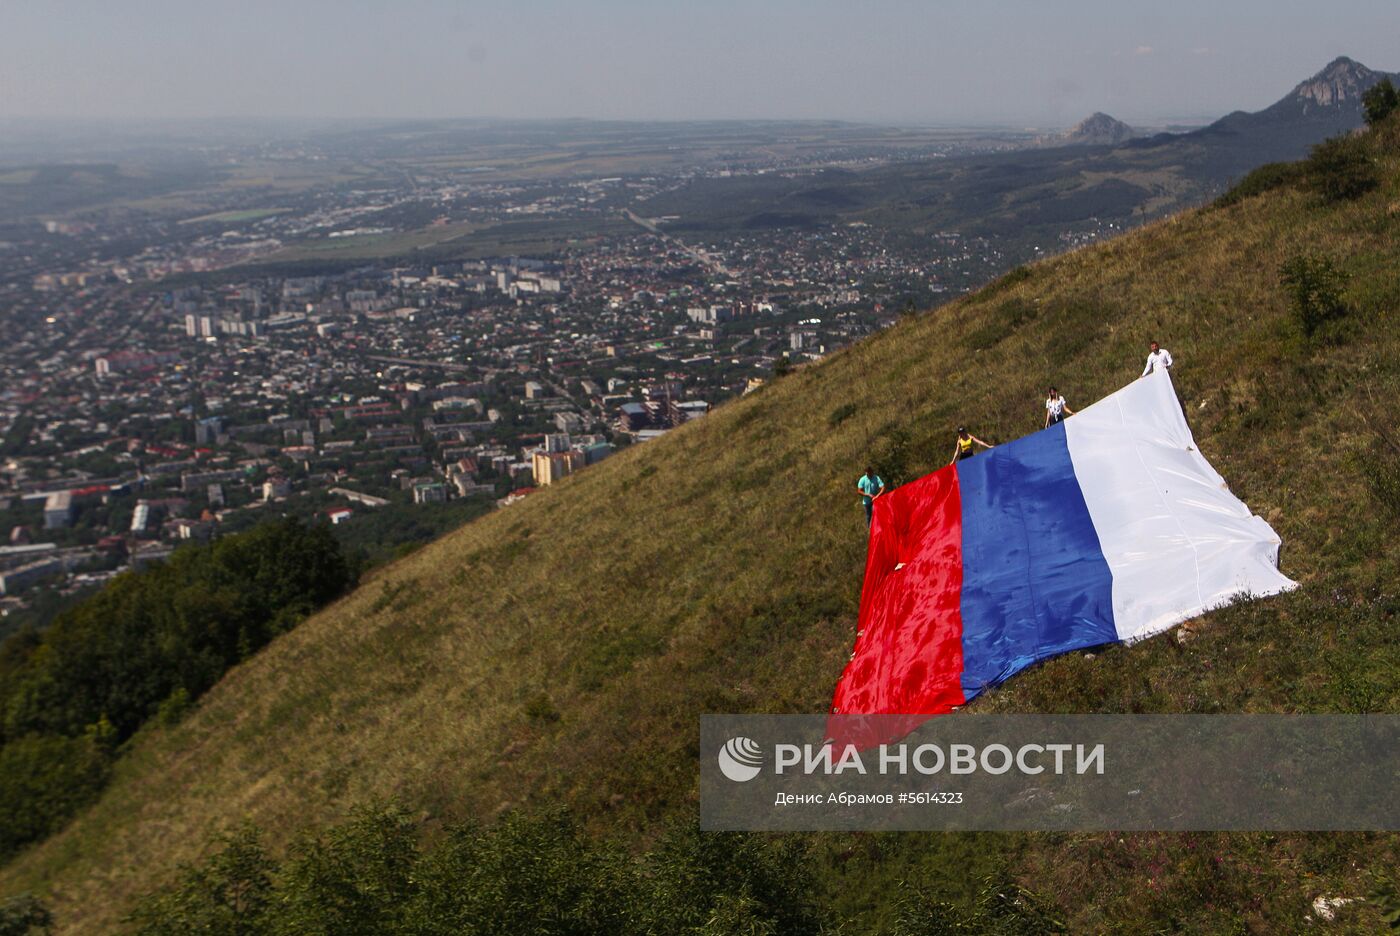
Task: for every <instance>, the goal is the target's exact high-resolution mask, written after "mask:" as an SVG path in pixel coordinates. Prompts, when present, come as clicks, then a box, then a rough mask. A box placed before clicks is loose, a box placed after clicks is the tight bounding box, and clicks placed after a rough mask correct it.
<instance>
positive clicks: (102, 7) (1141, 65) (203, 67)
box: [0, 0, 1400, 125]
mask: <svg viewBox="0 0 1400 936" xmlns="http://www.w3.org/2000/svg"><path fill="white" fill-rule="evenodd" d="M4 6H5V9H4V11H3V13H0V117H235V116H246V117H257V116H289V117H313V116H319V117H468V116H495V117H600V118H670V119H684V118H712V117H803V118H806V117H818V118H821V117H830V118H843V119H855V120H869V121H892V122H968V121H977V122H1014V123H1023V124H1035V125H1051V124H1065V123H1072V122H1074V121H1075V120H1077V119H1079V118H1080V117H1083V116H1085V115H1086V114H1088V113H1090V112H1091V111H1094V110H1105V111H1108V112H1109V113H1112V114H1113V115H1114V116H1117V117H1120V118H1122V119H1125V120H1128V121H1134V120H1136V121H1140V122H1150V121H1160V120H1167V119H1172V118H1191V117H1205V116H1218V115H1220V114H1222V113H1225V112H1227V111H1230V110H1234V109H1237V108H1243V109H1247V110H1255V109H1258V108H1260V107H1263V106H1265V105H1267V104H1269V103H1272V102H1273V101H1274V100H1276V99H1277V98H1279V97H1281V96H1282V95H1283V94H1284V93H1285V92H1286V91H1287V90H1288V89H1289V88H1291V87H1292V86H1293V85H1294V84H1296V83H1297V82H1298V81H1299V80H1300V79H1302V78H1304V77H1306V76H1307V75H1309V74H1311V73H1313V72H1314V71H1316V70H1317V69H1319V68H1321V67H1322V66H1323V65H1325V64H1326V63H1327V62H1328V61H1330V60H1331V59H1333V58H1335V57H1336V56H1338V55H1343V54H1345V55H1350V56H1352V57H1353V58H1356V59H1358V60H1360V61H1361V62H1364V63H1365V64H1367V65H1370V66H1371V67H1372V68H1378V69H1384V70H1400V2H1397V0H1326V2H1319V0H1306V2H1303V0H1174V2H1163V0H1151V2H1143V0H1117V2H1108V0H1102V2H1100V0H922V2H915V0H805V2H798V0H748V2H740V0H686V2H676V0H575V2H559V0H513V2H496V3H490V4H486V3H478V2H470V0H461V2H451V0H393V2H388V0H386V2H379V3H368V2H356V0H237V2H214V0H120V2H113V0H6V2H5V4H4Z"/></svg>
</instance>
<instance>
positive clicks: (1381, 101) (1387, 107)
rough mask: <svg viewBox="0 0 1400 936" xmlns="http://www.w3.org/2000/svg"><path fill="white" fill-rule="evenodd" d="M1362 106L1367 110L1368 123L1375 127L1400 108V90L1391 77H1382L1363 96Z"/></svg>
mask: <svg viewBox="0 0 1400 936" xmlns="http://www.w3.org/2000/svg"><path fill="white" fill-rule="evenodd" d="M1361 106H1362V108H1364V109H1365V111H1366V123H1367V124H1368V125H1369V126H1372V127H1374V126H1375V125H1376V124H1378V123H1380V122H1381V121H1383V120H1385V119H1386V118H1387V117H1389V116H1390V115H1391V114H1393V113H1395V111H1396V109H1397V108H1400V91H1397V90H1396V88H1395V85H1394V84H1393V83H1392V82H1391V80H1390V79H1389V78H1382V79H1381V81H1380V83H1379V84H1377V85H1375V86H1373V87H1372V88H1371V89H1370V90H1369V91H1367V92H1366V93H1365V94H1363V95H1362V96H1361Z"/></svg>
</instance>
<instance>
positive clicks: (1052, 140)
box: [1038, 111, 1138, 146]
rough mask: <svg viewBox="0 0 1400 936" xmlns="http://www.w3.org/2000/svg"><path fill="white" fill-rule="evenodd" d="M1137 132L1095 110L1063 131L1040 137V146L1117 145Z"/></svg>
mask: <svg viewBox="0 0 1400 936" xmlns="http://www.w3.org/2000/svg"><path fill="white" fill-rule="evenodd" d="M1137 135H1138V132H1137V131H1136V130H1134V129H1133V128H1132V127H1130V126H1128V125H1127V124H1125V123H1123V121H1121V120H1118V119H1117V118H1115V117H1110V116H1109V115H1108V114H1105V113H1104V112H1103V111H1095V112H1094V113H1092V114H1090V115H1089V116H1088V117H1085V118H1084V119H1083V120H1081V121H1080V122H1079V123H1077V124H1075V125H1074V126H1073V127H1071V128H1070V129H1068V130H1066V131H1065V132H1064V133H1059V134H1056V135H1054V136H1051V137H1042V138H1041V139H1040V140H1039V141H1038V142H1039V143H1040V144H1041V145H1042V146H1117V145H1118V144H1119V143H1124V142H1126V141H1128V140H1131V139H1132V138H1133V137H1135V136H1137Z"/></svg>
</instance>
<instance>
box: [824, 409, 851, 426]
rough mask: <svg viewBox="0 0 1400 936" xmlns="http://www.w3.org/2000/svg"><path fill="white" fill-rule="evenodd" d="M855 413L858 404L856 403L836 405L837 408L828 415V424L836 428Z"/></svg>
mask: <svg viewBox="0 0 1400 936" xmlns="http://www.w3.org/2000/svg"><path fill="white" fill-rule="evenodd" d="M855 414H856V405H855V404H854V403H842V404H841V405H840V406H838V407H836V409H834V410H832V411H831V414H830V415H829V416H827V417H826V425H827V427H828V428H830V429H835V428H836V427H837V426H839V425H841V424H842V423H843V422H845V421H846V420H848V419H850V418H851V417H852V416H854V415H855Z"/></svg>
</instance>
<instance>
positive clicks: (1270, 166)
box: [1215, 162, 1303, 208]
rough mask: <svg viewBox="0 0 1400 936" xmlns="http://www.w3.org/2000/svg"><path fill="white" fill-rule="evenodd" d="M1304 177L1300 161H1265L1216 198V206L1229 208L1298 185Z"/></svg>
mask: <svg viewBox="0 0 1400 936" xmlns="http://www.w3.org/2000/svg"><path fill="white" fill-rule="evenodd" d="M1302 178H1303V166H1302V165H1301V164H1299V163H1286V162H1276V163H1265V164H1264V165H1262V166H1260V167H1259V168H1258V169H1255V170H1254V171H1252V172H1250V173H1249V174H1247V175H1246V176H1245V177H1244V178H1243V179H1240V180H1239V181H1238V182H1236V183H1235V184H1234V185H1233V186H1231V187H1230V190H1229V191H1227V192H1226V193H1225V194H1224V195H1221V196H1220V197H1219V198H1217V199H1216V200H1215V207H1216V208H1227V207H1229V206H1230V205H1234V204H1238V203H1239V202H1242V201H1244V200H1245V199H1247V198H1253V197H1254V196H1256V195H1262V194H1264V193H1265V192H1272V191H1274V190H1275V189H1280V188H1284V187H1286V186H1289V185H1296V184H1297V183H1298V182H1299V181H1300V180H1301V179H1302Z"/></svg>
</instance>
